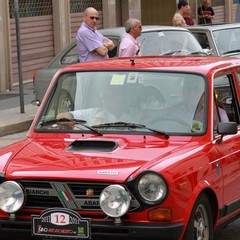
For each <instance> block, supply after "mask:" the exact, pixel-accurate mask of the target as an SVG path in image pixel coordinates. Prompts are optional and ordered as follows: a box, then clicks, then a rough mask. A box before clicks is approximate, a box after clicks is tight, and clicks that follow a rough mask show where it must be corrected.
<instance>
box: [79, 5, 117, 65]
mask: <svg viewBox="0 0 240 240" xmlns="http://www.w3.org/2000/svg"><path fill="white" fill-rule="evenodd" d="M98 20H99V17H98V12H97V10H96V9H95V8H92V7H89V8H87V9H86V10H85V11H84V13H83V22H82V24H81V27H80V28H79V30H78V32H77V36H76V41H77V48H78V56H79V61H80V62H87V61H92V60H98V59H103V58H108V51H109V50H112V49H113V48H114V47H115V46H114V43H113V42H112V41H111V40H110V39H108V38H106V37H104V36H103V35H102V34H101V33H100V32H99V31H98V30H97V28H96V24H97V21H98Z"/></svg>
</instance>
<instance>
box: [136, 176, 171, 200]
mask: <svg viewBox="0 0 240 240" xmlns="http://www.w3.org/2000/svg"><path fill="white" fill-rule="evenodd" d="M138 192H139V194H140V196H141V197H142V198H143V200H144V201H146V202H148V203H149V204H155V203H158V202H160V201H162V200H163V199H164V198H165V197H166V195H167V184H166V182H165V181H164V179H163V178H162V177H161V176H160V175H158V174H157V173H154V172H150V173H149V172H148V173H145V174H144V175H142V176H141V178H140V179H139V181H138Z"/></svg>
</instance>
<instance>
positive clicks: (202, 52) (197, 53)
mask: <svg viewBox="0 0 240 240" xmlns="http://www.w3.org/2000/svg"><path fill="white" fill-rule="evenodd" d="M190 55H204V56H207V55H208V54H207V53H206V52H204V51H195V52H190Z"/></svg>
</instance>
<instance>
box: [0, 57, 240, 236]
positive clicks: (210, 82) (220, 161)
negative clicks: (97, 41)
mask: <svg viewBox="0 0 240 240" xmlns="http://www.w3.org/2000/svg"><path fill="white" fill-rule="evenodd" d="M239 73H240V60H238V59H237V58H221V57H197V56H195V57H191V56H174V57H173V56H169V57H166V56H164V57H136V58H122V59H109V60H103V61H96V62H88V63H81V64H76V65H71V66H68V67H66V68H64V69H62V70H60V71H59V72H58V74H56V75H55V77H54V79H53V80H52V82H51V84H50V86H49V88H48V91H47V93H46V95H45V97H44V99H43V104H41V106H40V108H39V111H38V113H37V114H36V117H35V119H34V121H33V123H32V126H31V128H30V130H29V133H28V137H27V139H25V140H23V141H21V142H18V143H15V144H13V145H10V146H8V147H6V148H4V149H2V150H1V151H0V180H1V184H0V235H1V240H2V239H11V240H13V239H46V238H52V239H90V238H92V239H108V238H109V239H113V238H116V239H146V238H148V237H151V239H157V240H159V239H184V240H193V239H196V240H197V239H201V240H212V239H213V232H214V230H215V229H216V228H217V227H220V226H223V225H224V224H227V223H229V222H230V221H233V220H235V219H236V218H237V217H238V216H239V214H240V210H239V205H240V185H239V182H240V174H239V172H240V161H239V159H240V151H239V150H240V135H239V123H240V109H239V94H240V91H239V82H240V78H239V77H240V74H239Z"/></svg>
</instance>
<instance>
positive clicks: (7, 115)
mask: <svg viewBox="0 0 240 240" xmlns="http://www.w3.org/2000/svg"><path fill="white" fill-rule="evenodd" d="M22 95H23V97H22V99H23V102H21V101H20V91H19V87H18V86H15V87H13V89H12V90H11V91H3V92H0V116H1V118H0V137H2V136H6V135H9V134H13V133H18V132H23V131H26V130H28V129H29V127H30V125H31V123H32V120H33V118H34V116H35V114H36V112H37V110H38V107H37V106H34V105H32V104H31V101H32V100H33V99H34V94H33V83H32V82H30V83H26V84H24V86H23V94H22ZM20 102H21V104H20Z"/></svg>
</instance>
